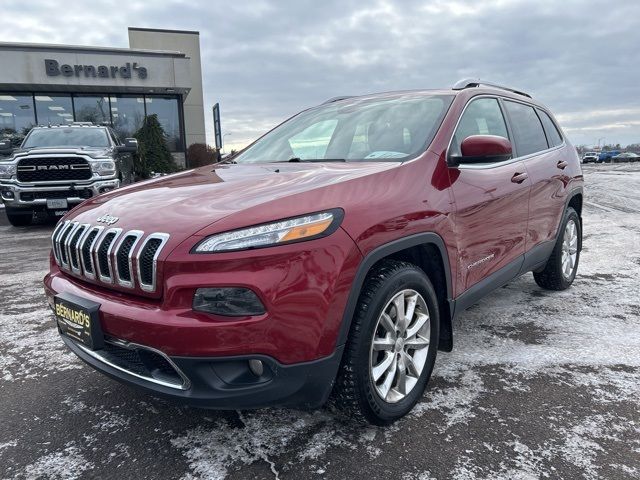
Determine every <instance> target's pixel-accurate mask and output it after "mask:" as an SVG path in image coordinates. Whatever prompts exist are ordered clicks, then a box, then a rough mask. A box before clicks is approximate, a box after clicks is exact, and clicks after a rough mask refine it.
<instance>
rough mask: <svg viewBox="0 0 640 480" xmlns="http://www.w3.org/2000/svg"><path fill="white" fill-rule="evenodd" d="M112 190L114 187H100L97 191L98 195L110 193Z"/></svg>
mask: <svg viewBox="0 0 640 480" xmlns="http://www.w3.org/2000/svg"><path fill="white" fill-rule="evenodd" d="M113 189H114V187H101V188H100V190H98V191H99V192H100V193H107V192H110V191H111V190H113Z"/></svg>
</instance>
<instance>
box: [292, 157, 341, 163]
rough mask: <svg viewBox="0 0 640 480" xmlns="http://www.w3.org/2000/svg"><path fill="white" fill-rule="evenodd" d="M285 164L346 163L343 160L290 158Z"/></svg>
mask: <svg viewBox="0 0 640 480" xmlns="http://www.w3.org/2000/svg"><path fill="white" fill-rule="evenodd" d="M286 161H287V162H346V160H345V159H344V158H304V159H303V158H300V157H292V158H290V159H289V160H286Z"/></svg>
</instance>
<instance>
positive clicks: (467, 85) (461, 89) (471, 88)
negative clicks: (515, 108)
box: [322, 78, 544, 108]
mask: <svg viewBox="0 0 640 480" xmlns="http://www.w3.org/2000/svg"><path fill="white" fill-rule="evenodd" d="M407 94H416V95H420V94H424V95H460V94H467V95H469V94H470V95H469V96H475V95H476V94H477V95H480V94H494V95H495V94H499V95H501V96H506V97H509V98H513V99H515V100H523V101H526V102H528V103H531V104H534V105H536V106H539V107H542V108H544V106H543V105H541V104H540V103H539V102H537V101H536V100H534V99H533V97H532V96H531V95H530V94H528V93H526V92H523V91H522V90H520V89H516V88H511V87H507V86H504V85H500V84H497V83H493V82H487V81H484V80H480V79H474V78H467V79H463V80H460V81H458V82H456V83H455V84H454V85H453V86H452V87H451V88H449V89H416V90H398V91H390V92H380V93H370V94H365V95H344V96H337V97H333V98H330V99H328V100H326V101H325V102H323V103H322V105H326V104H330V103H336V102H342V101H346V100H349V99H359V100H366V99H373V98H392V97H396V96H401V95H407Z"/></svg>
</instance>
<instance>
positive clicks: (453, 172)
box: [44, 81, 583, 425]
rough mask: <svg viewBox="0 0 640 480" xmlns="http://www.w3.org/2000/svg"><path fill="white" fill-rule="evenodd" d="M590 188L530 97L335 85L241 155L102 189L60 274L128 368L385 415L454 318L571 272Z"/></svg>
mask: <svg viewBox="0 0 640 480" xmlns="http://www.w3.org/2000/svg"><path fill="white" fill-rule="evenodd" d="M582 191H583V176H582V172H581V167H580V159H579V157H578V155H577V153H576V150H575V148H574V147H573V146H571V144H570V143H569V141H568V139H567V138H566V137H565V136H564V135H563V134H562V132H561V130H560V128H559V127H558V125H557V123H556V121H555V120H554V119H553V117H552V115H551V114H550V113H549V111H548V110H547V109H546V108H545V107H544V106H543V105H542V104H540V103H539V102H537V101H535V100H533V99H532V98H531V97H530V96H529V95H527V94H525V93H521V92H518V91H516V90H512V89H509V88H506V87H499V86H492V85H487V84H484V83H482V82H478V81H461V82H459V83H458V84H456V85H455V86H454V87H453V88H451V89H444V90H424V91H411V92H397V93H383V94H377V95H367V96H362V97H340V98H337V99H333V100H330V101H328V102H326V103H324V104H322V105H320V106H317V107H314V108H311V109H308V110H306V111H304V112H302V113H300V114H298V115H296V116H294V117H292V118H291V119H289V120H287V121H285V122H284V123H282V124H281V125H280V126H278V127H276V128H275V129H273V130H272V131H271V132H269V133H267V134H266V135H264V136H263V137H262V138H260V139H258V140H257V141H256V142H254V143H253V144H251V145H250V146H249V147H247V148H246V149H244V150H243V151H242V152H240V153H239V154H238V155H236V156H235V157H233V159H232V160H229V161H228V163H227V164H218V165H216V166H214V167H213V168H212V167H211V166H206V167H202V168H198V169H195V170H191V171H188V172H182V173H179V174H174V175H169V176H166V177H163V178H158V179H154V180H150V181H148V182H145V183H144V184H138V185H132V186H129V187H126V188H124V189H120V190H116V191H112V192H109V193H107V194H105V195H101V196H99V197H97V198H92V199H90V200H88V201H86V202H85V203H83V204H82V205H80V206H79V207H78V208H76V209H75V210H73V211H72V212H70V213H68V214H67V215H65V217H64V218H63V219H62V220H61V221H60V222H59V223H58V225H57V227H56V228H55V231H54V232H53V236H52V245H53V252H52V259H51V270H50V272H49V273H48V275H47V276H46V278H45V280H44V284H45V290H46V294H47V297H48V300H49V303H50V305H51V307H52V308H53V310H54V312H55V314H56V318H57V324H58V328H59V330H60V333H61V337H62V340H63V341H64V343H65V344H66V345H67V346H68V347H69V348H70V349H71V350H72V351H73V352H74V353H75V354H76V355H77V356H78V357H80V358H81V359H82V360H84V361H85V362H86V363H88V364H89V365H91V366H92V367H94V368H95V369H97V370H99V371H100V372H103V373H104V374H106V375H109V376H111V377H113V378H115V379H117V380H119V381H121V382H123V383H125V384H128V385H132V386H135V387H139V388H141V389H143V390H146V391H147V392H149V393H151V394H153V395H160V396H165V397H169V398H172V399H175V400H178V401H181V402H184V403H187V404H191V405H196V406H201V407H207V408H221V409H244V408H254V407H263V406H268V405H280V406H303V407H307V408H314V407H319V406H321V405H323V404H324V403H325V402H326V401H327V399H329V401H330V402H331V403H332V404H333V405H334V406H335V407H336V408H338V409H339V410H340V411H342V412H345V414H346V415H347V416H349V417H350V418H356V419H359V420H365V421H369V422H372V423H374V424H378V425H384V424H388V423H390V422H392V421H394V420H396V419H398V418H400V417H402V416H403V415H405V414H407V413H408V412H409V411H410V410H411V409H412V407H413V406H414V405H415V404H416V402H417V401H418V400H419V399H420V398H422V394H423V391H424V389H425V386H426V384H427V382H428V380H429V377H430V375H431V371H432V369H433V366H434V363H435V360H436V353H437V350H445V351H450V350H451V349H452V346H453V334H452V319H453V318H454V317H455V316H457V315H460V314H461V312H463V311H464V310H465V309H466V308H467V307H469V306H471V305H472V304H474V303H476V302H477V301H478V300H480V299H481V298H482V297H483V296H485V295H487V294H488V293H489V292H491V291H492V290H494V289H495V288H498V287H500V286H502V285H504V284H505V283H507V282H509V281H510V280H512V279H514V278H516V277H517V276H519V275H522V274H524V273H526V272H530V271H533V275H534V278H535V281H536V282H537V283H538V285H540V286H541V287H542V288H545V289H550V290H563V289H566V288H568V287H569V286H570V285H571V284H572V282H573V281H574V279H575V275H576V270H577V268H578V262H579V259H580V250H581V245H582V220H581V212H582V203H583V201H582V195H583V194H582ZM567 298H568V297H566V296H565V297H558V299H557V300H558V301H559V302H566V301H567ZM487 356H489V357H490V356H491V353H490V352H487Z"/></svg>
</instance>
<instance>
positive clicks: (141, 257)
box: [136, 233, 169, 292]
mask: <svg viewBox="0 0 640 480" xmlns="http://www.w3.org/2000/svg"><path fill="white" fill-rule="evenodd" d="M152 240H158V241H159V242H154V243H157V246H153V247H152V246H150V241H152ZM168 240H169V234H167V233H152V234H151V235H149V236H148V237H147V238H146V239H145V241H144V242H143V244H142V246H141V247H140V250H138V254H137V255H136V267H137V269H138V282H139V284H140V288H141V289H142V290H144V291H145V292H155V290H156V284H157V278H156V277H157V274H158V257H159V256H160V252H161V251H162V249H163V248H164V246H165V245H166V243H167V241H168ZM150 248H154V249H155V251H153V252H152V251H150ZM145 257H149V258H145ZM145 260H146V262H145V263H147V262H150V267H149V266H147V267H143V265H142V262H143V261H145ZM143 268H146V269H149V268H150V269H151V272H150V275H149V276H146V275H145V273H144V272H143ZM149 277H150V280H151V281H149ZM145 280H146V281H145Z"/></svg>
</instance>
